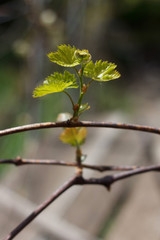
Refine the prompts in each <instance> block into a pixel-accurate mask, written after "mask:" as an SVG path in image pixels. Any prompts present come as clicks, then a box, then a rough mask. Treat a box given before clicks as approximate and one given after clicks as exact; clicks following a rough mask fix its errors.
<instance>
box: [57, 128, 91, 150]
mask: <svg viewBox="0 0 160 240" xmlns="http://www.w3.org/2000/svg"><path fill="white" fill-rule="evenodd" d="M86 136H87V129H86V128H85V127H77V128H65V130H64V131H63V132H62V133H61V135H60V140H61V141H62V142H63V143H68V144H71V145H72V146H79V145H82V144H83V143H84V141H85V139H86Z"/></svg>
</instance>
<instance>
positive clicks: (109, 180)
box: [76, 165, 160, 190]
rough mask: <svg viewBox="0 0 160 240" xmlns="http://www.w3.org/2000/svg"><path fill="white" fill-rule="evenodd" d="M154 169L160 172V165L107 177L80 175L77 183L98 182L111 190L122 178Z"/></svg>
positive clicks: (93, 183) (91, 183) (92, 183)
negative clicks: (84, 176)
mask: <svg viewBox="0 0 160 240" xmlns="http://www.w3.org/2000/svg"><path fill="white" fill-rule="evenodd" d="M152 171H156V172H159V171H160V165H157V166H148V167H139V168H137V169H135V170H131V171H128V172H123V173H118V174H114V175H108V176H105V177H102V178H90V179H85V178H83V177H79V178H78V181H76V184H77V185H86V184H90V185H96V184H98V185H102V186H104V187H106V188H107V189H108V190H110V187H111V185H112V184H113V183H114V182H117V181H120V180H122V179H125V178H129V177H132V176H134V175H138V174H142V173H147V172H152Z"/></svg>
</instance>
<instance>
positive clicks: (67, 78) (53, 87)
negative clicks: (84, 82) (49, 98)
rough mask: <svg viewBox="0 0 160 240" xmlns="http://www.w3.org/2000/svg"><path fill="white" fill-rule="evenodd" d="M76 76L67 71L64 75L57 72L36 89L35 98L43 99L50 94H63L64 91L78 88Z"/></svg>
mask: <svg viewBox="0 0 160 240" xmlns="http://www.w3.org/2000/svg"><path fill="white" fill-rule="evenodd" d="M77 87H78V85H77V84H76V78H75V75H74V74H71V73H69V72H68V71H65V72H64V74H62V73H58V72H55V73H54V74H51V75H50V76H49V77H47V78H46V79H45V81H44V82H43V85H40V86H38V87H36V88H35V90H34V92H33V97H34V98H36V97H42V96H45V95H47V94H50V93H55V92H62V91H63V90H64V89H68V88H77Z"/></svg>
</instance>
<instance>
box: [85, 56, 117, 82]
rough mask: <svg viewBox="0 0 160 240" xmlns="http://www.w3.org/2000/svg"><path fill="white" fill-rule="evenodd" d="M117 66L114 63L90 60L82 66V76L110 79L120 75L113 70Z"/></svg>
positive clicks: (98, 79) (102, 79)
mask: <svg viewBox="0 0 160 240" xmlns="http://www.w3.org/2000/svg"><path fill="white" fill-rule="evenodd" d="M116 67H117V66H116V65H115V64H114V63H108V62H107V61H105V62H102V61H101V60H99V61H96V63H95V64H94V63H93V62H92V61H90V62H89V63H88V64H87V65H86V66H85V68H84V72H83V73H84V76H86V77H89V78H92V79H93V80H96V81H110V80H113V79H116V78H119V77H120V74H119V72H117V71H116V70H115V68H116Z"/></svg>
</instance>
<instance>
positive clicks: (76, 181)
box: [3, 166, 160, 240]
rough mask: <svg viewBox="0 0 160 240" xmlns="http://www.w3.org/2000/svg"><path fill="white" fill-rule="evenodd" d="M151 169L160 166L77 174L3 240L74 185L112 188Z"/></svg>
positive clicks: (159, 167)
mask: <svg viewBox="0 0 160 240" xmlns="http://www.w3.org/2000/svg"><path fill="white" fill-rule="evenodd" d="M151 171H160V166H148V167H139V168H137V169H135V170H131V171H128V172H123V173H119V174H114V175H108V176H105V177H102V178H90V179H85V178H83V176H82V175H76V176H74V177H73V178H71V179H70V180H69V181H67V182H66V183H65V184H63V185H62V186H61V187H60V188H59V189H58V190H57V191H56V192H54V193H53V194H52V196H51V197H50V198H49V199H47V200H46V201H45V202H44V203H42V204H41V205H40V206H38V207H37V209H35V210H34V211H33V212H32V213H31V214H30V215H29V216H28V217H27V218H26V219H25V220H24V221H22V222H21V223H20V224H19V225H18V226H17V227H16V228H15V229H13V231H12V232H11V233H10V234H9V235H8V236H7V237H6V238H4V239H3V240H11V239H13V238H14V237H15V236H17V235H18V234H19V233H20V232H21V231H22V230H23V229H24V228H25V227H26V226H27V225H28V224H29V223H30V222H31V221H33V220H34V219H35V218H36V217H37V216H38V215H39V214H40V213H41V212H42V211H43V210H44V209H45V208H47V206H49V205H50V204H51V203H52V202H53V201H54V200H55V199H56V198H58V197H59V196H60V195H61V194H62V193H63V192H65V191H66V190H67V189H69V188H70V187H71V186H74V185H86V184H89V185H97V184H98V185H102V186H105V187H106V188H107V189H108V190H110V187H111V185H112V184H113V183H114V182H117V181H120V180H122V179H125V178H128V177H131V176H134V175H137V174H142V173H146V172H151Z"/></svg>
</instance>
